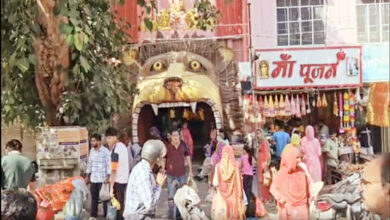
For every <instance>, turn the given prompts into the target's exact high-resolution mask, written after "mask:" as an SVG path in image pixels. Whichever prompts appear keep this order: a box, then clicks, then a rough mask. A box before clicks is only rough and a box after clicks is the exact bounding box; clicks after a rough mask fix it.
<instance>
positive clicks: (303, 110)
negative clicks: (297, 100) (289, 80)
mask: <svg viewBox="0 0 390 220" xmlns="http://www.w3.org/2000/svg"><path fill="white" fill-rule="evenodd" d="M301 114H302V116H305V115H306V102H305V95H304V94H302V97H301Z"/></svg>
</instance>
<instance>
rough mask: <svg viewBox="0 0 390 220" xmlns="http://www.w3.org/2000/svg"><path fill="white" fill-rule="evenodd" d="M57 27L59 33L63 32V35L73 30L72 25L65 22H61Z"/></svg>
mask: <svg viewBox="0 0 390 220" xmlns="http://www.w3.org/2000/svg"><path fill="white" fill-rule="evenodd" d="M59 28H60V32H61V34H65V35H68V34H71V33H72V31H73V26H71V25H68V24H66V23H61V24H60V27H59Z"/></svg>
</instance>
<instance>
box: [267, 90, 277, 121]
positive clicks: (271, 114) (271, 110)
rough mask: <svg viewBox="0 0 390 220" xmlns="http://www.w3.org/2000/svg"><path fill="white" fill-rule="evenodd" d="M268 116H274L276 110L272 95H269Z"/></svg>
mask: <svg viewBox="0 0 390 220" xmlns="http://www.w3.org/2000/svg"><path fill="white" fill-rule="evenodd" d="M268 104H269V117H275V115H276V111H275V106H274V100H273V99H272V95H270V96H269V103H268Z"/></svg>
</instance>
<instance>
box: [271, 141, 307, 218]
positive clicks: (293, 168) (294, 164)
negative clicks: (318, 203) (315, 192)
mask: <svg viewBox="0 0 390 220" xmlns="http://www.w3.org/2000/svg"><path fill="white" fill-rule="evenodd" d="M299 158H300V153H299V151H298V149H297V148H295V147H291V148H290V149H287V150H286V151H284V152H283V153H282V157H281V164H280V170H279V172H278V173H277V174H276V176H275V178H274V180H273V183H272V185H271V193H272V195H273V196H274V197H275V199H276V201H277V206H278V213H279V219H280V220H289V219H294V220H295V219H302V220H305V219H309V198H310V192H309V184H310V180H309V179H308V177H307V175H306V174H305V171H304V170H303V169H302V168H301V167H300V166H299V165H298V163H299Z"/></svg>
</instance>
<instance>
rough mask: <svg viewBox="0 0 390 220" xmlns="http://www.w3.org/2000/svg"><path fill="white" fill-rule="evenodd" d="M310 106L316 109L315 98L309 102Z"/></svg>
mask: <svg viewBox="0 0 390 220" xmlns="http://www.w3.org/2000/svg"><path fill="white" fill-rule="evenodd" d="M311 106H312V107H313V108H315V107H316V98H315V96H314V97H313V101H312V102H311Z"/></svg>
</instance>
